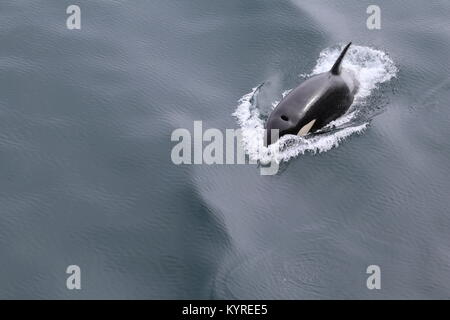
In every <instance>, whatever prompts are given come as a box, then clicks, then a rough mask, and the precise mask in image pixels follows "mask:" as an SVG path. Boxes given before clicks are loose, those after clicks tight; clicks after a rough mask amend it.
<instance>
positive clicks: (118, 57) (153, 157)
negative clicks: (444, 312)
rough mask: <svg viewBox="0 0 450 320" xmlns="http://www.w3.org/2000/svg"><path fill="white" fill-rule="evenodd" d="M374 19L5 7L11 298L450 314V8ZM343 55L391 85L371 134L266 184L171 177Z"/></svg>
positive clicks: (164, 4)
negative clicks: (260, 98)
mask: <svg viewBox="0 0 450 320" xmlns="http://www.w3.org/2000/svg"><path fill="white" fill-rule="evenodd" d="M376 2H377V3H376V4H377V5H379V6H380V8H381V14H382V16H381V17H382V20H381V23H382V24H381V29H380V30H369V29H368V28H367V27H366V20H367V18H368V14H367V13H366V9H367V7H368V6H369V5H371V4H373V1H361V0H351V1H350V0H345V1H343V0H320V1H316V0H315V1H312V0H311V1H308V0H304V1H301V0H282V1H273V0H226V1H218V0H213V1H212V0H151V1H144V0H135V1H119V0H115V1H113V0H109V1H103V0H89V1H87V0H78V1H76V3H71V2H68V1H60V0H33V1H30V0H14V1H13V0H2V1H1V2H0V163H1V165H0V298H3V299H12V298H30V299H50V298H58V299H80V298H83V299H93V298H100V299H103V298H113V299H117V298H123V299H144V298H145V299H210V298H212V299H351V298H353V299H381V298H387V299H393V298H399V299H413V298H414V299H416V298H425V299H429V298H438V299H443V298H447V299H448V298H450V232H449V231H450V210H449V207H450V199H449V190H450V179H449V177H450V164H449V157H450V139H449V133H450V106H449V104H448V102H449V100H450V79H449V74H450V65H449V56H450V23H449V21H448V17H449V16H450V3H449V1H448V0H432V1H423V0H395V1H391V0H389V1H387V0H378V1H376ZM70 4H77V5H79V6H80V7H81V19H82V20H81V21H82V27H81V30H68V29H67V28H66V19H67V17H68V15H67V14H66V8H67V6H68V5H70ZM350 40H352V41H353V42H354V43H355V44H357V45H359V46H365V47H370V48H376V49H378V50H382V51H383V52H386V53H387V54H388V55H389V57H390V58H391V59H392V61H394V62H395V65H396V67H397V68H398V73H397V75H396V77H395V79H392V80H391V81H389V83H384V84H383V85H382V86H380V87H379V88H378V89H377V90H374V92H373V93H372V95H371V98H369V99H368V104H369V105H370V103H371V102H372V100H371V99H373V103H374V104H377V105H382V108H380V112H377V113H376V115H374V116H373V118H372V119H371V120H370V123H369V125H368V127H367V129H366V130H365V131H364V132H362V133H361V134H355V135H351V136H350V137H348V138H347V139H346V140H345V141H342V142H341V143H340V144H339V146H338V147H336V148H333V149H331V150H329V151H327V152H323V153H320V154H315V155H314V154H312V153H306V154H304V155H299V156H297V157H296V158H294V159H291V160H290V161H289V162H288V163H287V164H286V165H285V166H283V170H281V171H280V172H279V174H277V175H274V176H261V175H260V171H259V169H258V167H256V166H251V165H211V166H209V165H181V166H177V165H175V164H173V162H172V161H171V150H172V148H173V147H174V145H175V143H174V142H172V141H171V139H170V137H171V134H172V132H173V130H175V129H177V128H187V129H189V130H192V128H193V121H194V120H202V121H203V126H204V127H205V128H219V129H221V130H225V129H227V128H231V129H232V128H239V125H238V124H237V122H236V119H235V118H234V117H233V116H232V113H233V112H234V111H235V110H236V106H237V105H238V100H239V99H240V98H241V97H242V96H243V95H245V94H246V93H248V92H249V91H251V88H253V87H255V86H257V85H258V84H260V83H262V82H264V81H267V79H279V83H280V86H281V89H289V88H292V86H294V85H295V84H298V83H300V82H301V80H302V79H300V78H299V74H303V73H308V72H311V70H312V69H313V68H314V66H315V65H316V62H317V59H318V57H319V55H320V53H321V52H322V51H323V50H324V49H326V48H330V47H333V46H336V45H339V44H342V43H346V42H348V41H350ZM68 265H78V266H80V268H81V283H82V289H81V290H68V289H67V288H66V278H67V277H68V274H66V268H67V266H68ZM369 265H378V266H379V267H380V268H381V290H368V288H367V286H366V280H367V277H368V276H369V275H368V274H366V269H367V267H368V266H369Z"/></svg>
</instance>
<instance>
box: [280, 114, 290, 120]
mask: <svg viewBox="0 0 450 320" xmlns="http://www.w3.org/2000/svg"><path fill="white" fill-rule="evenodd" d="M281 120H284V121H289V118H288V117H287V116H285V115H284V114H283V115H282V116H281Z"/></svg>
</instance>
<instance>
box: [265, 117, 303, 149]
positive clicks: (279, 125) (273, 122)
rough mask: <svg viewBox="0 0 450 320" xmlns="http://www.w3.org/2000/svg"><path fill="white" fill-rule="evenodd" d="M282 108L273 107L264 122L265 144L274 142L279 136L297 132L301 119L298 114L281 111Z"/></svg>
mask: <svg viewBox="0 0 450 320" xmlns="http://www.w3.org/2000/svg"><path fill="white" fill-rule="evenodd" d="M283 109H284V108H277V109H275V110H274V111H273V112H272V114H271V115H270V116H269V119H268V120H267V123H266V139H265V145H266V146H268V145H270V144H272V143H275V142H276V141H277V140H278V139H279V138H280V137H282V136H284V135H287V134H293V135H296V134H298V131H299V130H298V126H299V122H301V119H298V116H296V115H293V114H290V113H289V112H283Z"/></svg>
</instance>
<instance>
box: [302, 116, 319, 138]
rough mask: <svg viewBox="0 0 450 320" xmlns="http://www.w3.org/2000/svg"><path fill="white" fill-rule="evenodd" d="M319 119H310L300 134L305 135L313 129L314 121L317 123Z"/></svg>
mask: <svg viewBox="0 0 450 320" xmlns="http://www.w3.org/2000/svg"><path fill="white" fill-rule="evenodd" d="M316 120H317V119H314V120H312V121H310V122H309V123H308V124H306V125H304V126H303V127H302V128H301V129H300V131H299V132H298V133H297V135H298V136H300V137H303V136H306V135H307V134H308V133H309V131H310V130H311V128H312V127H313V126H314V123H316Z"/></svg>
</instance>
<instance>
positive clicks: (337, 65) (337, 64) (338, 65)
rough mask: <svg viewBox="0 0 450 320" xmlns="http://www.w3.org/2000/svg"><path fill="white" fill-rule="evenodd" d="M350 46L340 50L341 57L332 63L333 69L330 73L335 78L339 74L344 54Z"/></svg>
mask: <svg viewBox="0 0 450 320" xmlns="http://www.w3.org/2000/svg"><path fill="white" fill-rule="evenodd" d="M351 45H352V43H351V42H350V43H349V44H348V45H346V46H345V48H344V50H342V52H341V55H340V56H339V58H337V60H336V62H335V63H334V66H333V68H331V70H330V72H331V73H332V74H334V75H336V76H338V75H340V74H341V64H342V60H343V59H344V57H345V54H346V53H347V50H348V48H350V46H351Z"/></svg>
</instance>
